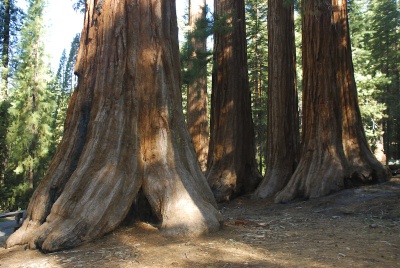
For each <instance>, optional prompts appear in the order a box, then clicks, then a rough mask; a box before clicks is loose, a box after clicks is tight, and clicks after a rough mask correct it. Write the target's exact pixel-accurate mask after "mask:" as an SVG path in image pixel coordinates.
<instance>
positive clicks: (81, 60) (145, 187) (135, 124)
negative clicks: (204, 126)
mask: <svg viewBox="0 0 400 268" xmlns="http://www.w3.org/2000/svg"><path fill="white" fill-rule="evenodd" d="M178 53H179V51H178V34H177V24H176V13H175V1H173V0H172V1H171V0H162V1H160V0H140V1H133V0H127V1H122V2H121V1H118V0H104V1H96V0H89V1H87V8H86V14H85V24H84V28H83V31H82V35H81V43H80V50H79V56H78V60H77V66H76V69H75V70H76V73H77V75H78V77H79V78H78V87H77V89H76V90H75V92H74V94H73V96H72V98H71V101H70V104H69V107H68V114H67V119H66V129H65V133H64V137H63V139H62V141H61V143H60V145H59V147H58V150H57V152H56V155H55V157H54V159H53V161H52V163H51V165H50V168H49V170H48V172H47V175H46V176H45V178H44V179H43V181H42V183H41V184H40V185H39V187H38V188H37V190H36V192H35V193H34V195H33V197H32V199H31V202H30V204H29V207H28V218H27V219H26V221H24V224H23V226H22V227H21V228H20V229H19V230H18V231H17V232H16V233H14V234H13V235H12V236H11V237H10V238H9V239H8V241H7V246H8V247H9V246H12V245H16V244H27V245H28V246H29V247H30V248H40V249H41V250H43V251H55V250H60V249H62V248H69V247H73V246H76V245H78V244H80V243H82V242H84V241H88V240H91V239H93V238H96V237H99V236H101V235H103V234H105V233H107V232H110V231H111V230H113V229H115V228H116V227H117V226H118V225H119V224H120V223H121V222H122V221H123V220H124V219H125V218H126V217H127V216H129V215H128V214H129V213H130V212H132V213H134V214H135V215H140V214H141V213H140V212H141V210H143V209H146V208H148V207H151V211H152V213H154V215H155V216H156V217H157V218H158V220H159V224H160V225H159V226H160V229H162V230H163V231H164V232H165V233H166V234H168V235H197V234H201V233H204V232H208V231H212V230H216V229H218V228H219V225H220V216H219V213H218V211H217V210H216V205H215V201H214V199H213V196H212V193H211V191H210V188H209V187H208V185H207V182H206V180H205V177H204V176H203V174H202V172H201V170H200V167H199V165H198V162H197V159H196V155H195V152H194V149H193V147H192V145H191V142H190V136H189V133H188V131H187V129H186V127H185V123H184V119H183V114H182V107H181V96H180V89H179V80H180V74H179V70H180V66H179V54H178ZM139 195H140V196H141V197H140V198H139ZM136 199H145V200H147V201H148V204H149V205H150V206H135V200H136ZM135 207H136V208H137V209H131V208H135Z"/></svg>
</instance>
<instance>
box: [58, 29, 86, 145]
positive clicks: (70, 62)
mask: <svg viewBox="0 0 400 268" xmlns="http://www.w3.org/2000/svg"><path fill="white" fill-rule="evenodd" d="M79 39H80V34H77V35H76V36H75V37H74V39H73V40H72V42H71V47H70V50H69V56H68V58H67V55H66V51H65V50H64V51H63V53H62V55H61V58H60V63H59V66H58V70H57V73H56V77H55V80H56V81H55V82H54V92H55V94H56V111H55V113H54V126H53V131H54V138H53V140H55V141H56V142H55V144H54V148H53V150H52V152H54V151H55V146H57V144H58V143H59V142H60V141H61V138H62V135H63V133H64V121H65V118H66V115H67V106H68V102H69V99H70V97H71V94H72V92H73V91H74V89H75V87H76V83H77V80H76V78H75V75H74V68H75V63H76V58H77V55H78V49H79Z"/></svg>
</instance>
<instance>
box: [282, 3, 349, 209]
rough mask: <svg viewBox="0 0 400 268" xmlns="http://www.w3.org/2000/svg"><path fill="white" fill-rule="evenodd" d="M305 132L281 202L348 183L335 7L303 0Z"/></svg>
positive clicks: (334, 188) (335, 189)
mask: <svg viewBox="0 0 400 268" xmlns="http://www.w3.org/2000/svg"><path fill="white" fill-rule="evenodd" d="M302 6H303V22H302V24H303V41H302V42H303V46H302V47H303V51H302V52H303V131H302V143H303V147H302V150H301V156H300V161H299V165H298V166H297V168H296V170H295V172H294V174H293V176H292V178H291V179H290V181H289V183H288V184H287V186H286V187H285V188H284V189H283V190H282V191H281V192H280V193H279V194H278V195H277V197H276V199H275V200H276V201H277V202H285V201H289V200H291V199H293V198H295V197H306V198H312V197H318V196H323V195H326V194H329V193H330V192H333V191H337V190H339V189H341V188H343V187H344V178H345V176H346V171H347V161H346V158H345V155H344V152H343V146H342V116H341V109H340V105H341V103H340V90H339V85H338V82H337V81H336V74H335V69H334V62H335V60H334V57H335V53H334V51H335V49H336V48H335V44H334V42H333V31H335V29H334V28H333V25H332V23H331V13H332V6H331V5H330V3H328V4H327V3H326V1H320V0H303V3H302Z"/></svg>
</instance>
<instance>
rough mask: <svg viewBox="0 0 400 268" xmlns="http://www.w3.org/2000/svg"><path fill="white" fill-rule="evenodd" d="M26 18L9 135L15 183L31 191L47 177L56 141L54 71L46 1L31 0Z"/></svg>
mask: <svg viewBox="0 0 400 268" xmlns="http://www.w3.org/2000/svg"><path fill="white" fill-rule="evenodd" d="M28 4H29V6H28V11H27V17H26V21H25V23H24V24H23V26H22V29H21V41H20V42H19V45H18V46H19V55H18V62H19V63H18V66H17V68H16V71H15V75H14V77H13V88H12V90H11V91H10V98H11V107H10V109H9V112H10V114H11V121H12V122H11V125H10V128H9V132H8V135H7V142H8V144H9V150H10V159H9V166H8V168H9V169H10V170H12V171H13V172H14V174H15V176H14V178H12V179H13V184H15V185H20V187H21V189H22V190H21V191H28V192H30V191H31V190H32V189H33V188H34V187H35V185H37V183H38V179H39V178H41V177H42V176H43V173H44V171H45V170H46V168H47V162H48V161H49V159H48V158H49V148H50V145H51V142H52V129H51V126H52V120H53V118H52V116H51V114H52V113H53V112H54V108H55V107H54V97H53V94H52V92H51V91H50V89H49V81H50V79H49V77H50V70H49V66H48V65H47V64H46V61H45V56H44V42H43V37H44V30H45V27H44V22H43V12H44V7H45V0H30V1H28Z"/></svg>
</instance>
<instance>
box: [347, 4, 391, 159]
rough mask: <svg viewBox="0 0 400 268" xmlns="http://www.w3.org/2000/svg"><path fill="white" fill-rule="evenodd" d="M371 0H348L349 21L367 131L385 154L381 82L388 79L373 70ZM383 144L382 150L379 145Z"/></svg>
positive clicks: (383, 106)
mask: <svg viewBox="0 0 400 268" xmlns="http://www.w3.org/2000/svg"><path fill="white" fill-rule="evenodd" d="M367 2H368V0H351V1H349V24H350V37H351V43H352V54H353V63H354V76H355V82H356V85H357V92H358V100H359V106H360V112H361V116H362V121H363V126H364V129H365V134H366V137H367V139H368V142H369V145H370V147H371V149H372V151H373V152H376V153H377V154H378V156H380V159H379V160H380V161H383V162H385V157H384V156H383V155H382V149H383V148H382V146H383V140H382V139H383V137H382V135H383V125H382V124H383V119H384V118H385V117H387V115H386V114H385V109H386V108H385V107H386V105H385V104H384V102H383V97H382V96H383V90H382V89H383V88H382V85H384V84H385V83H387V81H388V79H387V78H386V77H385V76H383V74H382V73H381V72H376V71H374V65H375V64H376V60H374V59H373V58H372V55H371V51H370V49H369V46H368V43H369V39H370V36H369V33H370V30H369V29H370V27H371V24H370V23H366V21H368V20H369V16H370V14H368V13H369V12H366V11H367ZM379 147H380V149H379V151H378V148H379Z"/></svg>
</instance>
